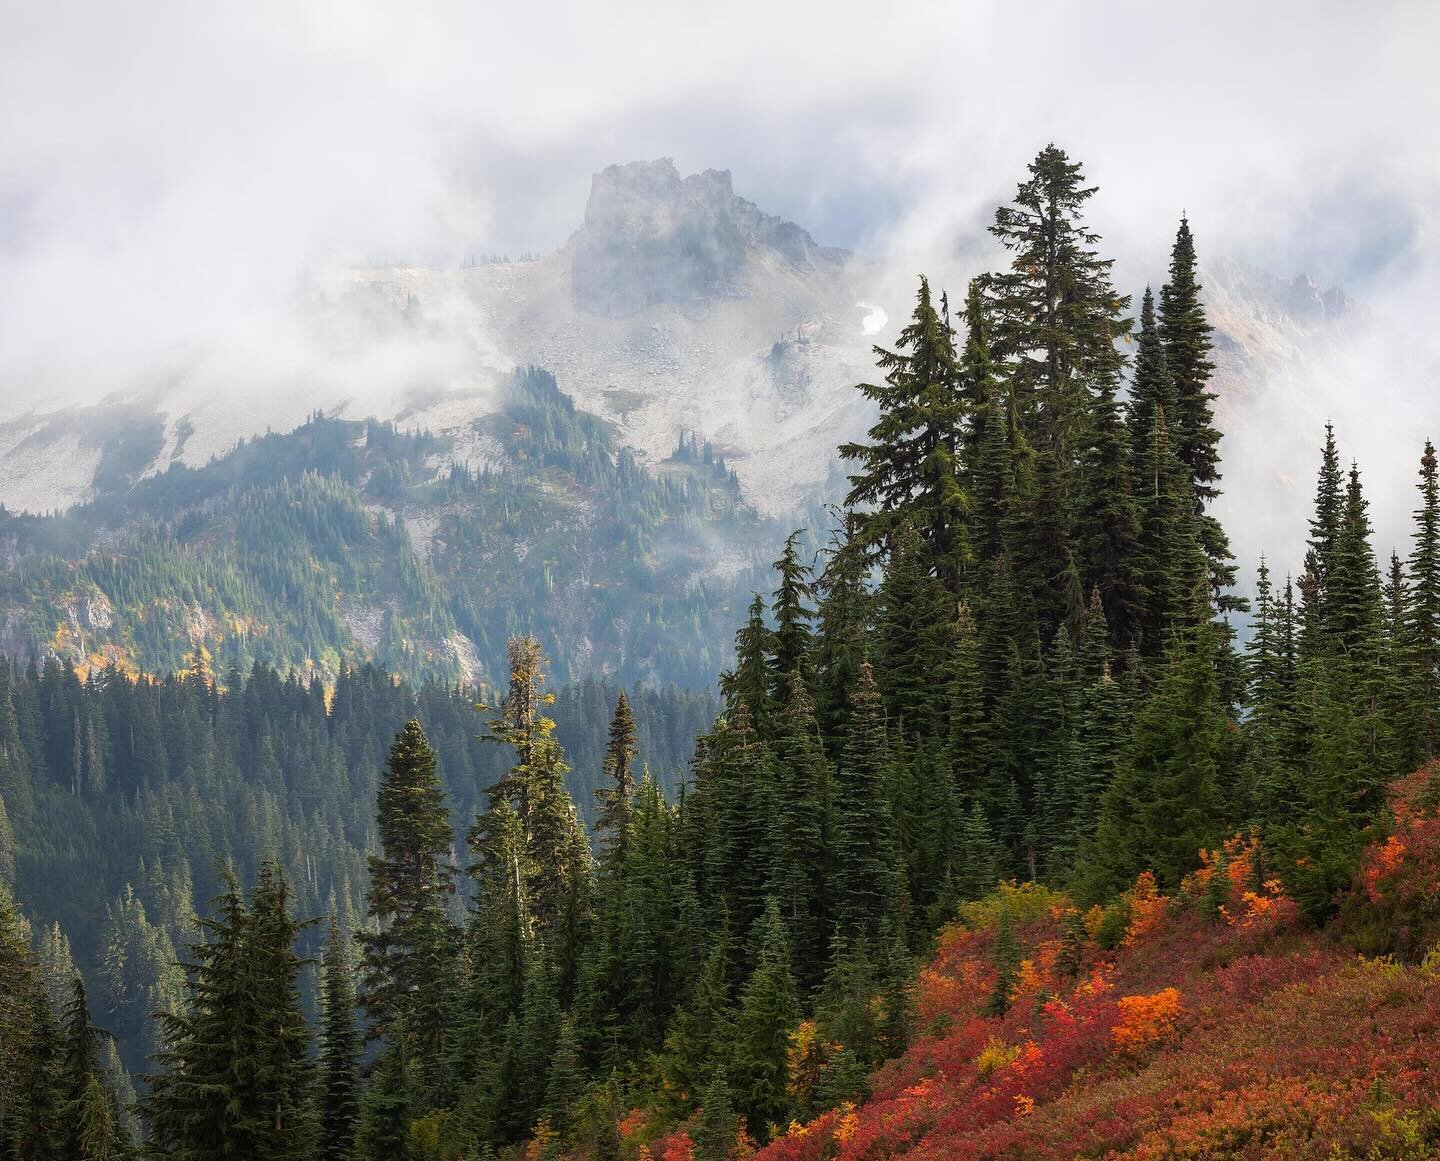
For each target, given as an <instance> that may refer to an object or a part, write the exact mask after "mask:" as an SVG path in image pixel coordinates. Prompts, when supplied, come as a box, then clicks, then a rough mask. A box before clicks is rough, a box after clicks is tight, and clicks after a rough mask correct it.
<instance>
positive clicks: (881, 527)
mask: <svg viewBox="0 0 1440 1161" xmlns="http://www.w3.org/2000/svg"><path fill="white" fill-rule="evenodd" d="M896 348H897V349H896V350H895V351H887V350H885V349H884V348H883V347H876V348H875V356H876V363H877V365H878V366H879V368H880V370H882V371H884V372H885V380H884V382H883V383H881V384H879V385H876V384H871V383H862V384H860V385H859V389H860V390H861V391H862V392H864V394H865V397H866V398H867V399H869V400H871V401H873V402H874V403H875V404H877V405H878V407H879V409H880V418H879V420H877V421H876V423H875V426H873V427H872V428H871V429H870V431H869V432H868V435H869V438H870V440H871V442H870V443H868V444H863V443H847V444H844V445H842V446H841V448H840V455H841V456H842V457H843V458H845V459H848V460H855V461H857V462H858V464H859V469H860V470H859V471H858V472H857V473H856V474H855V475H852V476H851V477H850V478H849V479H850V491H849V493H848V495H847V496H846V497H845V504H846V507H847V508H848V509H850V510H851V511H852V512H853V513H854V514H855V516H856V520H857V525H858V526H857V529H856V536H855V540H856V542H857V544H858V545H859V546H860V547H862V548H863V549H864V550H866V551H867V552H869V553H876V552H883V551H884V550H885V549H886V548H887V547H888V543H889V540H890V538H891V537H892V536H893V535H894V534H895V532H896V531H897V530H898V529H899V528H900V527H902V526H903V525H905V524H910V525H912V526H913V527H914V528H915V530H916V531H917V532H918V533H919V535H920V538H921V540H922V541H923V542H924V546H925V567H926V568H927V570H933V571H934V572H935V573H936V574H937V575H939V577H940V578H941V580H942V581H943V582H944V583H945V585H946V586H947V587H948V588H949V589H950V591H951V592H952V593H953V592H957V591H958V586H959V577H960V574H961V570H962V569H963V567H964V564H965V561H966V560H967V559H968V556H969V551H970V549H969V542H968V537H967V534H966V527H965V517H966V512H967V510H968V507H969V502H968V500H967V499H966V496H965V491H964V489H963V487H962V486H961V482H960V474H961V465H960V461H959V453H960V445H961V441H962V439H963V431H964V423H965V418H966V416H965V402H964V398H963V396H962V395H961V392H960V390H959V387H958V380H959V369H958V367H957V365H956V358H955V345H954V337H953V334H952V333H951V330H950V328H949V326H947V325H946V324H945V322H944V320H943V319H942V318H941V317H940V314H939V313H938V312H937V311H936V309H935V305H934V303H933V302H932V300H931V296H930V283H929V282H928V281H927V280H926V279H925V278H924V277H922V278H921V279H920V291H919V294H918V295H917V297H916V302H915V310H914V312H913V313H912V315H911V318H910V323H909V324H908V325H907V326H906V327H905V328H904V329H903V330H902V331H901V332H900V336H899V338H898V339H897V340H896Z"/></svg>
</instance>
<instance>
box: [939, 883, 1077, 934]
mask: <svg viewBox="0 0 1440 1161" xmlns="http://www.w3.org/2000/svg"><path fill="white" fill-rule="evenodd" d="M1069 905H1070V902H1069V900H1068V899H1067V898H1066V897H1065V895H1064V894H1062V893H1061V892H1059V891H1054V890H1052V889H1051V888H1049V887H1045V886H1042V885H1041V884H1039V883H1015V882H1009V883H1001V884H1000V885H999V886H998V887H997V888H996V889H995V890H994V891H992V892H990V894H988V895H986V896H985V898H983V899H977V900H975V901H974V902H970V903H961V904H960V907H959V915H960V922H961V923H962V924H963V925H964V926H965V927H967V928H969V929H970V930H971V931H989V930H993V929H994V928H995V927H996V926H997V925H998V924H999V922H1000V916H1001V915H1002V914H1003V915H1006V916H1008V917H1009V920H1010V922H1011V923H1012V924H1014V925H1015V926H1017V927H1019V926H1023V925H1025V924H1028V923H1034V922H1036V921H1037V920H1041V919H1047V918H1049V917H1050V916H1052V915H1054V914H1056V913H1057V912H1063V911H1065V910H1067V909H1068V908H1069Z"/></svg>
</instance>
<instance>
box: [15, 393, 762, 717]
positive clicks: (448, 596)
mask: <svg viewBox="0 0 1440 1161" xmlns="http://www.w3.org/2000/svg"><path fill="white" fill-rule="evenodd" d="M496 403H497V406H498V407H499V410H497V411H496V412H495V413H494V414H491V415H488V416H486V417H484V418H483V419H480V420H477V421H476V422H475V424H474V430H473V431H472V432H471V435H472V437H473V439H474V440H475V441H476V443H477V445H479V446H483V447H485V448H486V449H488V453H487V454H488V457H489V458H488V459H487V460H486V461H485V462H484V463H483V464H471V463H469V462H466V461H465V460H464V457H463V456H462V453H461V451H460V450H457V449H456V448H455V447H454V446H452V443H451V441H450V440H445V439H441V438H439V437H435V436H431V435H429V434H427V433H425V432H423V431H405V430H400V429H397V428H396V427H395V426H394V425H392V424H386V423H378V422H374V421H367V422H356V421H348V420H340V419H332V418H327V417H325V416H322V415H316V416H314V417H312V418H311V420H310V421H309V422H308V423H306V424H305V425H304V426H302V427H300V428H298V429H296V430H295V431H293V432H291V433H289V434H285V435H279V434H272V435H266V436H263V437H261V438H258V439H254V440H250V441H248V442H245V443H242V444H241V445H239V446H238V447H236V448H235V449H234V450H233V451H231V452H230V453H229V454H227V455H224V456H221V457H219V458H217V459H215V460H213V461H212V462H211V463H209V464H208V465H206V466H205V467H201V468H189V467H185V466H182V465H178V464H177V465H172V467H171V468H170V469H169V470H168V471H167V472H165V473H163V474H161V475H157V476H150V477H147V478H144V479H140V480H133V481H132V480H131V479H129V478H128V477H127V476H125V475H124V474H123V473H121V472H119V471H118V469H117V470H116V471H113V472H112V471H108V470H107V471H105V472H102V473H101V491H100V494H99V495H98V496H97V497H96V499H95V500H93V501H92V502H91V503H89V504H86V505H83V506H80V507H78V508H75V509H72V510H70V511H68V512H66V513H64V514H61V515H56V516H43V517H42V516H26V515H19V514H13V513H7V512H6V511H5V510H4V509H3V508H0V649H4V650H6V651H9V652H11V653H13V654H17V655H25V656H46V655H50V654H53V655H55V656H58V657H62V658H69V659H70V660H71V661H72V662H73V663H74V664H75V666H76V667H77V668H78V669H80V670H81V671H82V672H85V671H88V670H89V669H92V668H103V667H105V666H106V665H111V664H114V665H118V666H120V667H121V668H124V669H126V670H127V671H129V672H132V673H134V672H147V673H170V672H175V671H177V670H179V669H181V668H183V667H184V666H185V664H186V663H187V658H188V656H189V654H190V652H191V651H192V650H193V649H194V648H196V647H197V646H204V647H205V648H207V649H209V650H210V652H211V653H212V654H213V656H214V659H215V665H216V668H217V669H222V670H223V669H228V668H229V667H230V666H232V665H236V666H239V667H240V668H241V669H242V670H246V671H248V670H249V668H250V666H251V664H252V663H253V662H255V661H260V662H263V663H265V664H267V665H271V666H274V667H276V668H278V669H281V670H282V671H289V670H290V669H292V668H295V669H299V670H301V671H302V672H304V673H306V674H312V673H313V674H319V675H320V676H322V677H324V678H325V679H326V680H327V681H332V682H333V681H334V679H335V677H336V675H337V674H338V673H339V671H340V669H341V667H342V666H344V665H347V664H353V663H357V662H363V661H370V662H372V663H374V664H379V665H383V666H385V667H386V668H388V669H390V670H391V671H392V672H395V673H399V674H402V675H405V676H407V677H409V678H410V679H412V680H416V681H419V680H424V679H425V678H428V677H435V678H439V679H441V680H446V681H456V680H460V679H465V680H482V679H488V680H491V681H497V680H498V681H503V680H504V677H505V674H504V670H503V667H500V666H499V664H498V663H499V661H500V659H501V658H502V657H503V654H504V649H505V641H506V640H507V639H508V638H509V637H510V636H512V635H513V634H515V633H534V634H535V635H537V636H538V637H540V638H541V640H542V641H543V642H544V643H545V646H546V650H547V652H548V653H549V655H550V657H551V659H552V663H553V664H554V666H555V672H556V675H557V676H558V677H559V678H560V679H561V680H568V679H570V678H576V679H578V678H581V677H584V676H585V675H586V674H588V673H600V672H607V673H613V674H614V675H615V676H616V678H617V680H621V681H624V682H626V683H627V684H628V683H634V682H636V681H646V682H649V683H651V684H655V685H662V686H663V685H667V684H678V685H682V686H686V687H688V688H692V689H699V688H705V687H708V686H710V685H711V684H712V683H713V681H714V676H715V673H716V671H717V670H718V669H719V668H720V667H721V666H722V665H723V664H724V663H725V661H726V656H725V654H724V651H723V650H722V649H720V648H719V647H718V645H717V643H719V642H723V641H724V640H725V638H726V636H727V634H728V631H729V627H730V626H731V625H733V623H734V620H735V616H736V614H737V611H738V610H739V609H740V608H742V607H743V603H744V601H745V599H746V595H747V594H748V593H749V592H750V590H751V589H753V588H755V587H756V586H757V584H759V583H760V581H761V580H763V573H764V569H763V565H764V564H766V563H768V561H769V559H770V555H771V553H770V549H771V546H772V544H773V540H774V537H775V535H776V534H775V530H774V529H773V528H772V527H771V525H770V523H769V522H767V521H765V520H762V519H761V518H760V517H758V516H757V515H756V514H755V513H754V512H753V511H752V510H751V509H750V508H749V507H748V506H747V505H746V504H745V503H744V502H743V500H742V499H741V496H740V490H739V485H738V482H737V481H736V479H735V477H734V473H733V472H731V471H730V469H728V468H727V467H726V466H725V463H724V459H723V457H722V456H718V455H717V454H716V453H715V452H714V451H713V449H712V448H711V447H710V446H709V445H708V444H707V445H703V446H701V445H699V444H698V442H697V441H696V440H695V438H694V437H693V436H691V437H688V438H687V437H686V436H684V435H682V436H681V437H680V439H679V441H678V443H677V446H676V449H675V452H674V454H673V455H672V456H671V457H670V458H669V459H667V460H666V461H665V462H663V463H662V464H660V465H657V470H655V471H653V472H651V471H647V470H645V469H644V468H643V467H641V466H640V465H639V464H638V463H637V462H636V461H635V459H634V457H633V456H632V454H631V453H630V451H629V450H628V449H626V448H624V447H621V446H619V444H618V441H617V439H616V437H615V434H614V432H613V430H612V429H611V428H610V426H609V425H607V424H606V423H604V422H603V421H601V420H600V419H597V418H596V417H595V416H593V415H589V414H587V413H585V412H583V411H579V410H577V409H576V407H575V405H574V403H573V402H572V401H571V399H570V398H569V397H568V396H567V395H565V394H564V393H563V392H562V391H561V390H560V388H559V386H558V385H557V384H556V382H555V380H554V378H553V377H552V376H551V375H550V374H549V373H548V372H546V371H543V370H540V369H537V368H529V369H526V370H522V371H518V372H516V373H515V374H514V375H513V376H511V377H510V378H509V379H508V380H507V381H506V382H505V383H504V384H503V386H502V387H501V389H500V392H499V396H498V398H497V400H496ZM149 434H153V433H146V432H139V433H137V434H136V435H135V437H134V438H136V439H141V438H147V437H148V435H149ZM122 450H123V449H122ZM152 452H153V449H152ZM116 454H117V455H119V454H120V453H119V452H117V453H116ZM122 458H123V457H122ZM140 458H141V459H142V462H143V460H144V458H145V457H140ZM722 550H723V551H722ZM727 563H728V564H729V566H730V567H718V566H720V565H723V564H727Z"/></svg>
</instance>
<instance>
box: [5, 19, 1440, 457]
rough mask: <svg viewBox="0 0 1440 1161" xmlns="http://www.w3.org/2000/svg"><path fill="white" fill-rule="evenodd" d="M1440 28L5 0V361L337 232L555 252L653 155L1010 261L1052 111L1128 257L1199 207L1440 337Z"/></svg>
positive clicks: (338, 239)
mask: <svg viewBox="0 0 1440 1161" xmlns="http://www.w3.org/2000/svg"><path fill="white" fill-rule="evenodd" d="M1436 44H1440V4H1436V3H1430V2H1427V0H1411V2H1406V0H1394V2H1390V3H1385V2H1372V3H1365V4H1360V3H1325V2H1318V0H1305V2H1288V0H1263V2H1257V0H1246V2H1230V0H1221V2H1216V0H1203V2H1201V0H1196V2H1194V3H1190V4H1178V3H1156V2H1155V0H1147V2H1145V3H1126V2H1109V3H1093V2H1087V3H1077V2H1074V0H1056V2H1036V0H1030V2H1027V3H1024V4H1017V3H1014V2H1013V0H999V2H995V3H971V2H955V3H948V4H942V3H936V2H934V0H930V2H928V3H907V2H893V0H892V2H890V3H878V2H875V0H869V2H863V3H862V2H852V0H825V2H824V3H810V2H806V3H784V2H783V0H765V2H762V3H752V2H749V0H732V2H728V3H724V4H709V3H707V4H700V3H687V2H678V3H661V2H660V0H651V2H649V3H633V2H625V0H609V2H606V3H600V4H597V3H579V2H577V3H571V4H555V3H545V2H544V0H536V2H532V3H523V4H515V3H505V4H492V3H477V2H476V0H457V2H454V3H449V2H444V0H410V2H408V3H404V4H399V3H389V4H379V3H371V2H367V0H346V2H344V3H340V2H330V3H304V2H298V0H252V2H250V3H243V4H221V3H212V2H208V0H200V2H197V0H175V2H173V3H161V2H153V0H134V2H130V3H124V4H115V3H109V2H106V0H90V2H81V0H46V2H44V3H36V2H34V0H0V391H7V390H25V391H27V392H30V393H32V394H33V395H35V396H36V401H37V402H40V403H44V402H46V401H47V398H46V397H47V395H53V396H54V398H55V399H57V400H58V399H59V398H61V397H65V396H67V395H76V394H80V395H83V394H84V393H85V392H87V391H91V390H98V389H100V388H102V387H105V386H109V387H112V388H113V386H115V385H117V383H119V382H123V379H124V377H125V375H126V374H130V373H139V372H140V369H141V368H143V367H145V366H146V365H148V364H149V361H150V360H151V359H152V358H153V356H154V353H155V352H156V350H157V349H163V348H164V347H165V346H166V345H167V344H172V343H173V344H183V343H186V342H191V341H197V340H198V341H204V340H207V339H209V338H211V337H214V336H216V335H223V334H226V333H231V334H249V333H255V332H256V331H257V329H258V326H259V322H260V321H263V320H265V319H267V318H269V317H271V314H272V313H273V312H274V311H275V310H276V309H277V304H283V303H284V302H285V301H286V300H287V298H288V296H289V295H291V294H293V292H294V289H295V287H296V285H297V284H298V282H299V281H300V280H301V279H302V278H303V277H304V275H305V274H306V273H307V272H309V271H312V270H314V269H315V268H316V267H317V266H320V265H324V264H327V263H333V262H355V261H366V260H374V261H380V260H394V259H402V260H407V261H416V262H425V263H444V264H453V263H454V262H456V261H457V260H458V259H459V258H460V257H462V256H463V255H465V254H467V253H471V252H475V251H481V250H488V251H501V252H510V253H516V252H519V251H522V250H532V251H541V250H548V249H550V248H553V247H554V246H556V245H557V244H559V243H560V242H562V241H563V240H564V238H565V237H566V235H567V234H568V233H569V231H570V230H571V229H573V228H574V226H575V225H576V224H577V223H578V221H579V218H580V214H581V211H582V208H583V204H584V199H585V195H586V191H587V189H588V184H589V178H590V175H591V173H593V172H594V171H595V170H597V169H599V168H601V167H602V166H604V165H606V164H608V163H611V162H615V161H625V160H630V159H634V158H650V157H656V156H671V157H673V158H675V160H676V162H677V164H678V165H679V167H680V169H681V170H682V172H692V171H694V170H696V169H702V168H706V167H716V168H729V169H731V170H732V171H733V173H734V178H735V186H736V189H737V191H738V192H740V193H742V194H743V195H745V196H748V197H750V198H751V199H752V200H755V201H756V202H758V203H759V204H760V205H761V206H762V207H763V208H765V209H768V210H770V211H772V212H777V213H781V214H783V215H785V216H786V217H789V218H792V219H794V220H796V221H798V222H800V223H802V224H803V225H805V226H806V227H807V228H809V229H810V230H811V232H812V233H813V234H814V235H815V236H816V237H817V238H818V239H819V240H820V241H822V242H828V243H833V244H840V245H845V246H849V247H851V248H855V249H859V250H863V251H868V252H871V253H874V254H878V255H885V256H890V257H892V258H894V259H895V260H896V261H898V262H904V263H907V264H910V265H913V266H915V267H917V268H918V267H919V266H921V265H924V266H926V267H927V268H928V267H935V268H941V269H943V268H944V267H945V266H946V265H947V264H948V263H949V262H951V261H953V260H955V259H956V257H957V255H958V257H959V260H960V263H961V264H962V265H964V264H967V263H972V262H976V261H981V260H984V255H983V254H977V248H981V249H983V247H984V246H985V245H986V244H987V242H986V240H985V237H984V233H983V226H984V224H985V221H986V220H987V219H988V216H989V214H990V213H991V211H992V208H993V206H994V204H995V203H996V202H997V201H998V200H1000V199H1002V198H1004V197H1006V196H1008V194H1009V193H1010V192H1012V191H1013V188H1014V184H1015V182H1016V180H1017V179H1018V178H1019V177H1020V176H1021V175H1022V173H1023V168H1024V164H1025V162H1026V161H1027V160H1028V159H1029V158H1030V157H1031V156H1033V154H1034V153H1035V152H1036V150H1037V149H1038V148H1039V147H1040V146H1042V145H1044V144H1045V143H1046V142H1047V141H1049V140H1054V141H1056V142H1058V143H1060V144H1061V145H1063V146H1064V147H1065V148H1066V149H1067V150H1069V152H1070V153H1071V154H1072V156H1074V157H1077V158H1079V159H1081V160H1083V161H1084V163H1085V164H1086V167H1087V171H1088V174H1089V176H1090V178H1091V179H1092V180H1093V181H1094V182H1095V183H1096V184H1098V185H1100V186H1101V193H1100V195H1099V196H1098V197H1097V198H1096V199H1095V201H1094V210H1093V214H1092V219H1093V221H1094V224H1095V225H1096V226H1097V228H1098V229H1100V230H1101V232H1102V233H1104V234H1105V236H1106V244H1107V247H1108V248H1109V250H1110V252H1111V253H1113V254H1114V255H1116V256H1117V257H1118V258H1119V260H1120V265H1119V267H1118V268H1117V273H1118V276H1119V281H1120V282H1121V283H1122V288H1123V289H1125V290H1138V289H1139V286H1140V284H1141V283H1142V282H1143V281H1144V280H1145V279H1147V278H1158V277H1159V276H1160V273H1161V271H1162V270H1163V265H1162V263H1163V258H1164V251H1165V247H1166V245H1167V244H1168V240H1169V238H1170V237H1171V236H1172V233H1173V227H1174V221H1175V218H1176V217H1177V215H1178V214H1179V212H1180V211H1181V209H1182V208H1183V209H1185V210H1187V211H1188V212H1189V214H1190V217H1191V220H1192V222H1193V223H1194V225H1195V228H1196V230H1197V233H1198V234H1199V236H1200V238H1201V241H1202V247H1203V250H1204V252H1206V253H1209V254H1227V255H1233V256H1237V257H1240V258H1243V259H1246V260H1249V261H1251V262H1254V263H1257V264H1259V265H1262V266H1264V267H1266V268H1267V269H1270V270H1272V271H1275V272H1277V273H1283V274H1290V273H1294V272H1297V271H1301V270H1303V271H1308V272H1310V273H1312V274H1313V275H1314V276H1315V277H1316V278H1317V279H1318V280H1319V281H1321V282H1322V283H1324V284H1327V285H1329V284H1335V283H1343V284H1345V285H1346V286H1347V288H1348V289H1350V290H1351V292H1352V293H1353V294H1355V295H1356V296H1357V297H1358V298H1360V299H1361V300H1362V301H1364V302H1366V303H1367V305H1369V306H1371V307H1372V308H1373V309H1375V310H1377V311H1379V312H1380V313H1381V315H1382V316H1384V317H1386V318H1390V319H1393V320H1396V321H1395V324H1394V329H1393V331H1392V332H1391V333H1392V337H1393V336H1397V335H1398V336H1403V335H1407V334H1415V335H1416V336H1417V337H1416V339H1415V342H1416V343H1417V345H1421V346H1426V345H1428V347H1429V348H1430V349H1434V348H1435V347H1436V346H1437V345H1440V340H1437V339H1436V338H1435V336H1434V334H1433V333H1426V335H1425V337H1423V338H1421V337H1419V336H1420V333H1421V332H1436V331H1440V326H1437V323H1436V321H1435V319H1436V317H1437V316H1436V315H1435V314H1434V313H1432V312H1431V309H1430V308H1431V307H1433V306H1435V305H1437V303H1440V294H1436V292H1435V287H1436V285H1437V280H1436V277H1435V276H1436V275H1437V273H1440V241H1437V239H1440V209H1437V207H1440V130H1437V124H1440V82H1437V79H1436V73H1435V63H1434V59H1433V56H1434V49H1435V45H1436ZM1436 365H1440V363H1437V364H1436ZM39 368H50V371H49V373H41V372H40V371H39V370H38V369H39ZM55 368H61V370H60V371H56V370H55ZM1356 427H1357V428H1358V422H1357V424H1356ZM1353 442H1354V443H1356V444H1357V446H1362V447H1363V445H1364V444H1365V439H1364V437H1363V435H1361V434H1360V433H1358V431H1357V437H1356V438H1355V439H1354V440H1353ZM1406 454H1407V458H1408V451H1407V453H1406Z"/></svg>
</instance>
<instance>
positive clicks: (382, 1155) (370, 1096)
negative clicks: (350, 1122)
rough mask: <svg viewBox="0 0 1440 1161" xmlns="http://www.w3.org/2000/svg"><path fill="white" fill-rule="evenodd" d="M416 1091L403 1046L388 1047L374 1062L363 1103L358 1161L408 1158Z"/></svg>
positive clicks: (390, 1045)
mask: <svg viewBox="0 0 1440 1161" xmlns="http://www.w3.org/2000/svg"><path fill="white" fill-rule="evenodd" d="M415 1087H416V1085H415V1077H414V1070H413V1068H412V1067H411V1066H410V1064H409V1062H408V1061H407V1060H406V1058H405V1055H404V1048H403V1046H402V1045H399V1044H387V1045H386V1046H385V1048H384V1049H383V1050H382V1051H381V1053H380V1056H379V1057H378V1058H377V1059H376V1061H375V1065H374V1068H373V1069H372V1070H371V1073H370V1083H369V1084H368V1085H367V1086H366V1088H365V1096H364V1098H363V1099H362V1100H361V1102H360V1124H359V1128H358V1130H357V1132H356V1136H355V1158H356V1161H393V1159H394V1158H397V1157H404V1156H405V1155H406V1153H407V1151H408V1145H409V1134H410V1121H411V1114H412V1111H413V1109H414V1102H415V1098H414V1089H415Z"/></svg>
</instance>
